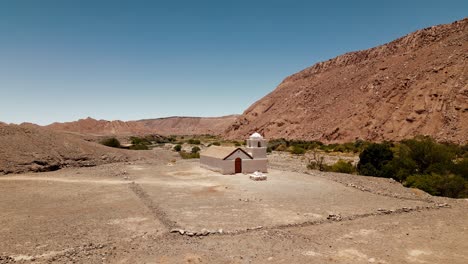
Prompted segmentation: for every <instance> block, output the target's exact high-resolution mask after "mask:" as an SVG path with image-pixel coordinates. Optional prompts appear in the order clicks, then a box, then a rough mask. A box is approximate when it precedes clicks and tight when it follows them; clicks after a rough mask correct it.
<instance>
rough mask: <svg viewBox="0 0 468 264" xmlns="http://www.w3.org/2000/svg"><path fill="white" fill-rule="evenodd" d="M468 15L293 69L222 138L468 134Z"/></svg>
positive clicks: (453, 137)
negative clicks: (309, 65) (385, 42)
mask: <svg viewBox="0 0 468 264" xmlns="http://www.w3.org/2000/svg"><path fill="white" fill-rule="evenodd" d="M467 24H468V19H463V20H460V21H456V22H454V23H452V24H446V25H439V26H434V27H430V28H425V29H422V30H419V31H416V32H414V33H411V34H409V35H407V36H404V37H402V38H399V39H397V40H394V41H392V42H390V43H387V44H384V45H382V46H378V47H375V48H371V49H368V50H363V51H357V52H351V53H346V54H344V55H341V56H338V57H336V58H334V59H331V60H328V61H325V62H320V63H317V64H315V65H313V66H312V67H310V68H307V69H305V70H303V71H301V72H298V73H296V74H293V75H291V76H289V77H287V78H286V79H284V81H283V82H282V83H281V84H280V85H279V86H278V87H277V88H276V89H275V90H274V91H273V92H271V93H270V94H268V95H267V96H265V97H264V98H262V99H261V100H259V101H257V102H256V103H254V104H253V105H252V106H250V107H249V108H248V109H247V110H246V111H245V112H244V113H243V114H242V115H241V116H240V117H239V118H238V119H237V120H236V122H235V123H234V124H232V125H231V126H230V127H229V128H228V129H227V130H226V135H227V137H228V138H236V139H240V138H245V137H246V136H247V135H249V134H250V133H252V132H254V131H258V132H260V133H262V134H264V135H265V136H266V137H267V138H281V137H284V138H289V139H307V140H320V141H325V142H344V141H353V140H355V139H366V140H374V141H375V140H376V141H380V140H400V139H404V138H410V137H413V136H415V135H418V134H424V135H431V136H433V137H435V138H436V139H438V140H449V141H454V142H459V143H460V142H465V143H466V142H467V138H468V86H467V78H468V67H467V66H468V65H467V60H468V27H467Z"/></svg>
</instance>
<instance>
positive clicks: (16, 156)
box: [0, 124, 130, 175]
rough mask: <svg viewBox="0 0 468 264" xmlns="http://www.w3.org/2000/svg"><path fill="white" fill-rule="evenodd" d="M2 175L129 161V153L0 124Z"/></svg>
mask: <svg viewBox="0 0 468 264" xmlns="http://www.w3.org/2000/svg"><path fill="white" fill-rule="evenodd" d="M0 146H1V147H0V175H1V174H9V173H22V172H28V171H32V172H42V171H54V170H58V169H60V168H64V167H89V166H95V165H99V164H104V163H111V162H118V161H127V160H129V159H130V157H129V155H128V154H127V152H126V151H124V150H120V149H113V148H109V147H105V146H102V145H100V144H97V143H92V142H87V141H85V140H82V139H80V138H78V137H75V136H73V135H68V134H62V133H57V132H53V131H48V130H46V129H43V128H40V127H37V126H35V125H27V124H24V125H6V124H0Z"/></svg>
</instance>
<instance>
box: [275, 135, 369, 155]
mask: <svg viewBox="0 0 468 264" xmlns="http://www.w3.org/2000/svg"><path fill="white" fill-rule="evenodd" d="M369 144H370V143H369V142H367V141H363V140H356V141H355V142H349V143H344V144H324V143H322V142H320V141H317V140H312V141H306V140H287V139H284V138H281V139H273V140H270V141H269V142H268V150H269V151H289V152H291V153H294V152H303V153H305V152H306V151H308V150H322V151H324V152H343V153H360V152H361V151H362V150H363V149H364V148H365V147H366V146H367V145H369ZM301 149H304V151H301ZM303 153H294V154H303Z"/></svg>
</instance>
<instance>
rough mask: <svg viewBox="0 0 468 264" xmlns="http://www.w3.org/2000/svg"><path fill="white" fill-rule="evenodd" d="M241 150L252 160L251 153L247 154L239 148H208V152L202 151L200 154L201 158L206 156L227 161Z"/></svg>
mask: <svg viewBox="0 0 468 264" xmlns="http://www.w3.org/2000/svg"><path fill="white" fill-rule="evenodd" d="M238 149H240V150H241V151H242V152H244V153H245V154H247V156H249V157H250V158H252V157H251V156H250V154H249V153H247V152H245V150H243V149H241V148H237V147H221V146H211V147H209V148H207V149H206V150H204V151H202V152H201V153H200V155H201V156H206V157H213V158H218V159H225V158H227V157H229V156H231V154H232V153H234V152H235V151H236V150H238Z"/></svg>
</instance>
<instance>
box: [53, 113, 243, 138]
mask: <svg viewBox="0 0 468 264" xmlns="http://www.w3.org/2000/svg"><path fill="white" fill-rule="evenodd" d="M236 118H237V116H236V115H230V116H222V117H167V118H156V119H144V120H138V121H127V122H125V121H120V120H116V121H107V120H96V119H93V118H90V117H88V118H86V119H80V120H78V121H74V122H66V123H53V124H51V125H48V126H46V128H48V129H52V130H56V131H66V132H74V133H80V134H91V135H117V136H123V135H143V134H161V135H201V134H212V135H220V134H222V133H223V132H224V131H225V130H226V128H227V127H228V126H229V125H231V124H232V123H233V122H234V121H235V120H236Z"/></svg>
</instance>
